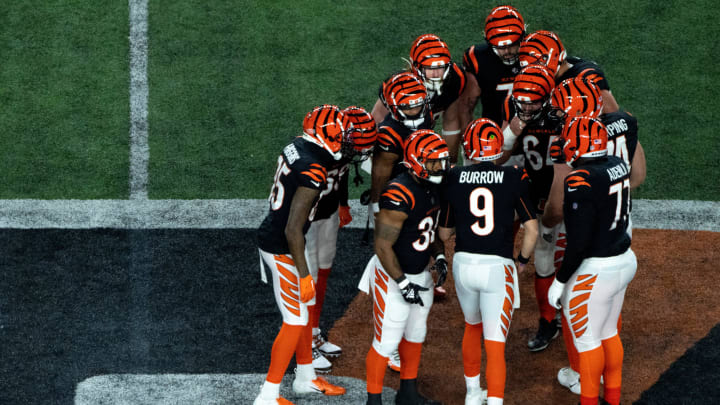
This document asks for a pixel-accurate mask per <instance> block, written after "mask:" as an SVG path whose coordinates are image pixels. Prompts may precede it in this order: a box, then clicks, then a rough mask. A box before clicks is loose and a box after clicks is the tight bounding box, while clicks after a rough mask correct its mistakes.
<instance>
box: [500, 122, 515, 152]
mask: <svg viewBox="0 0 720 405" xmlns="http://www.w3.org/2000/svg"><path fill="white" fill-rule="evenodd" d="M503 138H504V141H503V150H512V148H513V146H515V139H517V135H515V133H514V132H513V131H512V129H510V124H508V126H507V127H505V129H504V130H503Z"/></svg>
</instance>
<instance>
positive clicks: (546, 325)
mask: <svg viewBox="0 0 720 405" xmlns="http://www.w3.org/2000/svg"><path fill="white" fill-rule="evenodd" d="M559 334H560V328H559V327H558V324H557V322H555V320H554V319H553V320H552V321H550V322H548V321H546V320H545V318H540V324H539V326H538V331H537V334H535V337H534V338H532V339H530V340H529V341H528V349H530V351H531V352H539V351H541V350H545V349H546V348H547V347H548V346H549V345H550V341H551V340H553V339H555V338H556V337H558V335H559Z"/></svg>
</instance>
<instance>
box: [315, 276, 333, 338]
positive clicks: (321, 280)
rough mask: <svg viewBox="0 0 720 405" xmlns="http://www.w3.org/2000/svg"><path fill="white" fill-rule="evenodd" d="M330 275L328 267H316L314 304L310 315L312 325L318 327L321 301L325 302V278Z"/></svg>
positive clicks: (321, 306)
mask: <svg viewBox="0 0 720 405" xmlns="http://www.w3.org/2000/svg"><path fill="white" fill-rule="evenodd" d="M329 275H330V269H318V277H317V283H315V305H314V306H313V311H312V314H313V316H312V317H311V319H312V327H313V328H319V327H320V314H321V313H322V308H323V303H324V302H325V291H326V290H327V280H328V276H329Z"/></svg>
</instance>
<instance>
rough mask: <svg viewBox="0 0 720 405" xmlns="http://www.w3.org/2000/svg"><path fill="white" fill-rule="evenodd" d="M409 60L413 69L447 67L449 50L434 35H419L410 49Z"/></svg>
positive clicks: (443, 42)
mask: <svg viewBox="0 0 720 405" xmlns="http://www.w3.org/2000/svg"><path fill="white" fill-rule="evenodd" d="M410 60H412V64H413V68H414V69H419V68H420V66H440V67H442V66H447V65H449V64H450V49H449V48H448V46H447V44H446V43H445V41H443V40H442V39H440V37H438V36H437V35H435V34H425V35H420V36H419V37H417V39H416V40H415V42H413V44H412V46H411V47H410ZM415 73H416V74H417V73H418V72H417V71H416V72H415Z"/></svg>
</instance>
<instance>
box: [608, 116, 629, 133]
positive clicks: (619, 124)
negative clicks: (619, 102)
mask: <svg viewBox="0 0 720 405" xmlns="http://www.w3.org/2000/svg"><path fill="white" fill-rule="evenodd" d="M605 128H607V131H608V136H610V137H612V136H614V135H615V134H617V133H621V132H625V131H627V130H628V123H627V122H626V121H625V119H624V118H621V119H619V120H617V121H615V122H611V123H609V124H607V125H605Z"/></svg>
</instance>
